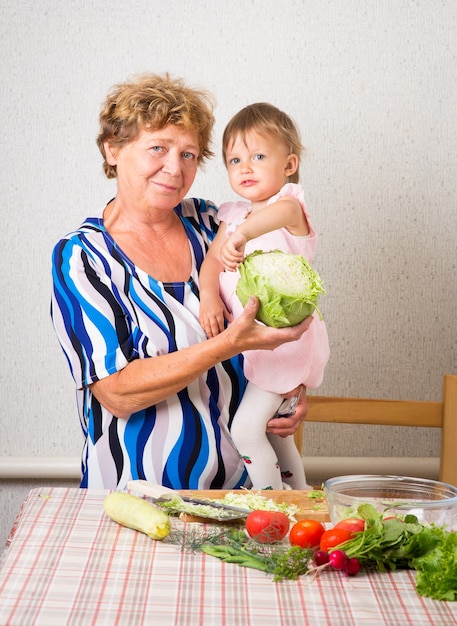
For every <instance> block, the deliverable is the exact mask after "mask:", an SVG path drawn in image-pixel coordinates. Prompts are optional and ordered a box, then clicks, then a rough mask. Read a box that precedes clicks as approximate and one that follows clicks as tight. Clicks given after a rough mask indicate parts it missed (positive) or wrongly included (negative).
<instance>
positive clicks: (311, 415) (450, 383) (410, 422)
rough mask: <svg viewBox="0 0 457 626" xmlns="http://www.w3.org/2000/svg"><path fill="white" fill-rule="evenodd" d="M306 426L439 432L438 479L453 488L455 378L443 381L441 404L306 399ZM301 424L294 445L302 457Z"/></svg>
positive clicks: (456, 472) (456, 477)
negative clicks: (324, 424)
mask: <svg viewBox="0 0 457 626" xmlns="http://www.w3.org/2000/svg"><path fill="white" fill-rule="evenodd" d="M308 403H309V408H308V415H307V416H306V420H305V424H306V422H333V423H338V424H371V425H383V426H414V427H424V428H425V427H427V428H441V454H440V473H439V479H440V480H441V481H442V482H445V483H449V484H451V485H455V486H457V374H447V375H445V376H444V379H443V396H442V401H441V402H425V401H417V400H381V399H376V398H345V397H333V396H318V395H316V396H314V395H309V396H308ZM303 426H304V425H303V424H302V425H301V426H300V428H299V429H298V430H297V431H296V433H295V443H296V445H297V448H298V450H299V452H300V454H303V433H304V429H303Z"/></svg>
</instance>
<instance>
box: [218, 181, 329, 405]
mask: <svg viewBox="0 0 457 626" xmlns="http://www.w3.org/2000/svg"><path fill="white" fill-rule="evenodd" d="M283 196H293V197H294V198H297V200H298V201H299V202H300V204H301V206H302V207H303V212H304V214H305V216H306V219H307V222H308V227H309V235H306V236H303V237H297V236H295V235H291V234H290V233H289V232H288V230H287V229H286V228H280V229H278V230H275V231H273V232H270V233H266V234H265V235H262V236H261V237H258V238H257V239H253V240H251V241H249V242H248V243H247V244H246V250H245V254H246V255H248V254H249V253H251V252H253V251H254V250H264V251H265V252H267V251H269V250H275V249H279V250H283V251H284V252H289V253H292V254H300V255H302V256H303V257H305V259H307V260H308V261H309V262H310V263H312V261H313V258H314V254H315V251H316V243H317V241H316V239H317V238H316V233H315V231H314V229H313V227H312V225H311V221H310V218H309V214H308V211H307V210H306V206H305V200H304V193H303V189H302V187H301V186H300V185H297V184H295V183H287V184H286V185H284V187H283V188H282V189H281V190H280V191H279V193H278V194H276V195H275V196H273V198H271V199H270V200H269V201H268V204H272V203H273V202H275V201H277V200H279V199H280V198H282V197H283ZM250 210H251V207H250V204H249V202H245V201H239V202H225V203H224V204H222V205H221V206H220V207H219V211H218V216H219V219H220V221H221V222H225V223H226V224H227V234H231V233H232V232H233V231H234V230H235V228H236V227H237V226H238V225H239V224H240V223H241V222H242V221H244V220H245V219H246V217H247V216H248V215H249V213H250ZM238 278H239V274H238V272H223V273H221V274H220V292H221V296H222V298H223V300H224V302H225V304H226V306H227V307H228V308H229V309H230V311H231V312H232V314H233V316H234V317H237V316H238V315H239V314H240V313H241V312H242V310H243V306H242V304H241V302H240V301H239V299H238V297H237V295H236V293H235V290H236V284H237V282H238ZM313 317H314V321H313V323H312V324H311V326H310V328H309V330H307V331H306V332H305V333H303V335H302V336H301V338H300V339H299V340H298V341H294V342H291V343H286V344H283V345H281V346H279V347H278V348H276V349H275V350H248V351H246V352H244V353H243V355H244V373H245V375H246V378H247V379H248V380H249V381H251V382H253V383H254V384H255V385H257V386H258V387H260V388H261V389H264V390H265V391H271V392H273V393H278V394H283V393H287V392H289V391H291V390H292V389H294V388H295V387H297V386H298V385H300V384H304V385H306V387H310V388H311V389H315V388H316V387H319V385H320V384H321V383H322V380H323V378H324V370H325V366H326V365H327V361H328V359H329V356H330V348H329V342H328V336H327V329H326V326H325V323H324V322H323V321H322V320H320V319H319V316H318V315H317V314H316V313H314V316H313Z"/></svg>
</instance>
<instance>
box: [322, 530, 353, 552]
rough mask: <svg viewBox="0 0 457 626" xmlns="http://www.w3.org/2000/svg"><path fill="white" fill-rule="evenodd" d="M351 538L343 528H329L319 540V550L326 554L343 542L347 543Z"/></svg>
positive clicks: (350, 534) (350, 533)
mask: <svg viewBox="0 0 457 626" xmlns="http://www.w3.org/2000/svg"><path fill="white" fill-rule="evenodd" d="M351 537H352V532H351V531H350V530H345V529H344V528H330V530H326V531H325V532H324V533H323V535H322V537H321V540H320V544H319V548H320V549H321V550H323V551H324V552H328V551H329V550H331V549H332V548H334V547H335V546H339V545H340V543H343V541H347V540H348V539H350V538H351Z"/></svg>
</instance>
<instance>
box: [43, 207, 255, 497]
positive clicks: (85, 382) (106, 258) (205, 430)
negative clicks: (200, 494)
mask: <svg viewBox="0 0 457 626" xmlns="http://www.w3.org/2000/svg"><path fill="white" fill-rule="evenodd" d="M175 211H176V213H177V215H178V216H179V217H180V219H181V221H182V223H183V225H184V227H185V230H186V233H187V236H188V240H189V246H190V249H191V252H192V261H193V262H192V275H191V277H190V278H189V280H188V281H187V282H185V283H162V282H160V281H156V280H154V278H152V277H151V276H149V275H148V274H146V273H145V272H144V271H142V270H141V269H139V268H138V267H136V266H135V265H134V264H133V263H132V262H131V261H130V259H129V258H128V257H127V256H126V255H125V254H124V253H123V252H122V250H120V248H119V247H118V246H117V245H116V243H115V241H114V240H113V239H112V237H111V236H110V234H109V233H108V232H107V231H106V229H105V227H104V225H103V219H102V218H101V217H92V218H88V219H86V220H85V221H84V223H83V224H82V225H81V227H80V228H79V229H78V230H76V231H74V232H72V233H70V234H68V235H67V236H66V237H64V238H63V239H62V240H61V241H59V242H58V244H57V245H56V246H55V248H54V251H53V257H52V272H53V294H52V303H51V315H52V320H53V324H54V327H55V330H56V332H57V336H58V338H59V341H60V344H61V346H62V349H63V351H64V353H65V355H66V357H67V360H68V364H69V366H70V369H71V373H72V376H73V378H74V380H75V383H76V389H77V404H78V410H79V416H80V421H81V426H82V429H83V433H84V437H85V444H84V448H83V454H82V481H81V487H90V488H105V489H114V488H119V489H122V488H125V486H126V484H127V481H128V480H130V479H132V478H133V479H135V478H144V479H146V480H150V481H153V482H156V483H160V484H163V485H166V486H169V487H172V488H175V489H210V488H225V489H231V488H236V487H239V486H241V485H243V484H244V483H245V481H246V478H247V475H246V471H245V469H244V464H243V463H242V461H241V460H240V457H239V454H238V452H237V451H236V449H235V447H234V446H233V444H232V442H231V439H230V435H229V425H230V422H231V419H232V417H233V414H234V412H235V410H236V408H237V406H238V404H239V401H240V398H241V396H242V394H243V391H244V387H245V378H244V375H243V371H242V357H235V358H233V359H230V360H229V361H225V362H223V363H220V364H218V365H216V366H215V367H213V368H211V369H210V370H209V371H208V372H206V373H205V374H204V375H202V376H200V377H199V378H197V379H196V380H194V381H193V382H192V383H191V384H190V385H189V386H188V387H186V388H185V389H183V390H182V391H180V392H179V393H177V394H176V395H173V396H171V397H169V398H168V399H167V400H165V401H163V402H160V403H159V404H157V405H155V406H151V407H149V408H147V409H144V410H142V411H138V412H137V413H134V414H132V415H131V416H130V417H129V419H128V420H126V419H118V418H117V417H116V416H114V415H113V414H111V413H110V412H109V411H107V410H106V409H105V408H104V407H103V406H101V404H100V403H99V402H98V401H97V399H96V398H95V397H94V396H93V394H92V393H91V391H90V389H88V386H89V385H90V384H91V383H93V382H95V381H97V380H100V379H102V378H104V377H106V376H109V375H110V374H113V373H114V372H117V371H119V370H121V369H123V368H124V367H125V366H126V365H127V364H128V363H129V362H130V361H133V360H134V359H144V358H149V357H154V356H159V355H162V354H168V353H169V352H174V351H175V350H180V349H182V348H186V347H187V346H191V345H193V344H195V343H197V342H200V341H205V340H206V336H205V333H204V331H203V329H202V328H201V326H200V324H199V322H198V313H199V287H198V285H199V281H198V271H199V269H200V266H201V263H202V260H203V258H204V255H205V253H206V251H207V249H208V246H209V244H210V242H211V241H212V239H213V237H214V235H215V232H216V230H217V225H218V222H217V209H216V207H215V206H214V205H213V204H212V203H210V202H206V201H204V200H200V199H195V198H188V199H186V200H184V201H183V202H182V203H181V204H180V205H179V206H178V207H176V209H175Z"/></svg>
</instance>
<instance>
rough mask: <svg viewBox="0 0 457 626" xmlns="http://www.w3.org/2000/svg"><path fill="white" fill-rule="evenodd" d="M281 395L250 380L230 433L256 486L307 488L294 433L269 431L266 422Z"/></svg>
mask: <svg viewBox="0 0 457 626" xmlns="http://www.w3.org/2000/svg"><path fill="white" fill-rule="evenodd" d="M282 400H283V398H282V396H280V395H278V394H276V393H271V392H269V391H264V390H263V389H260V388H259V387H256V386H255V385H254V384H252V383H248V385H247V387H246V391H245V392H244V396H243V399H242V400H241V403H240V406H239V407H238V410H237V412H236V414H235V416H234V418H233V422H232V427H231V435H232V439H233V441H234V443H235V445H236V447H237V448H238V451H239V453H240V456H241V458H242V459H243V461H244V463H245V466H246V470H247V472H248V474H249V477H250V479H251V481H252V487H253V489H283V488H284V486H283V483H286V484H287V485H288V486H290V487H291V488H292V489H307V488H309V485H307V484H306V477H305V471H304V469H303V462H302V459H301V457H300V455H299V453H298V450H297V447H296V445H295V442H294V438H293V436H292V435H291V436H289V437H280V436H279V435H272V434H270V433H266V432H265V430H266V424H267V422H268V421H269V420H270V419H271V418H272V417H273V415H274V414H275V412H276V410H277V409H278V408H279V405H280V404H281V402H282Z"/></svg>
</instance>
